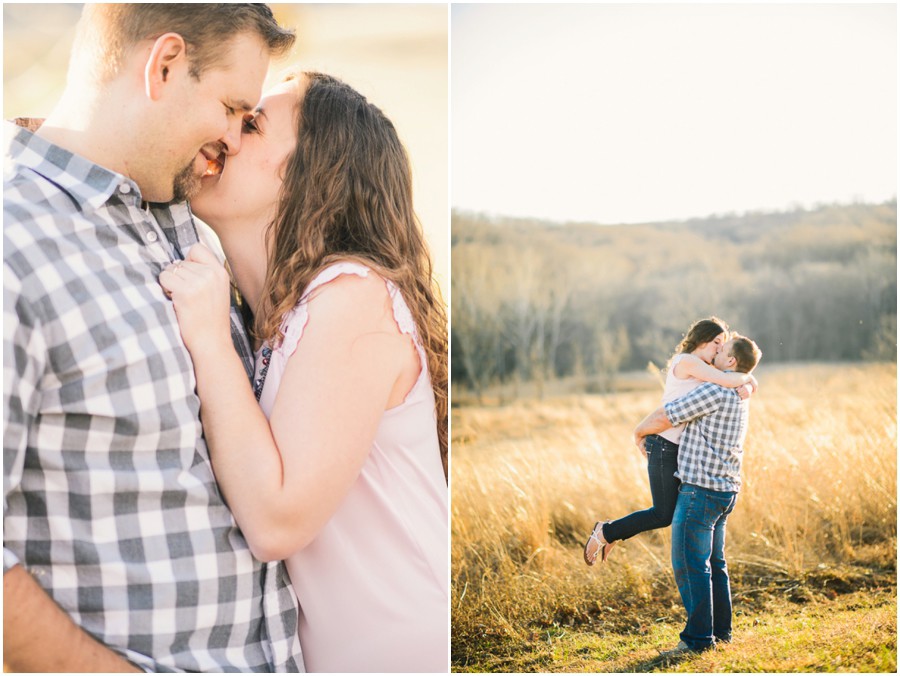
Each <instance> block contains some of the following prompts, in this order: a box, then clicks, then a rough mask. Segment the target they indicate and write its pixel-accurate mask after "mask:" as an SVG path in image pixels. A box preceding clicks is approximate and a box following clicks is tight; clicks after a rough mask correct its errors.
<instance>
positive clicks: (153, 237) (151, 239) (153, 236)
mask: <svg viewBox="0 0 900 676" xmlns="http://www.w3.org/2000/svg"><path fill="white" fill-rule="evenodd" d="M158 239H159V235H157V234H156V231H155V230H151V231H150V232H148V233H147V241H148V242H151V243H152V242H155V241H156V240H158Z"/></svg>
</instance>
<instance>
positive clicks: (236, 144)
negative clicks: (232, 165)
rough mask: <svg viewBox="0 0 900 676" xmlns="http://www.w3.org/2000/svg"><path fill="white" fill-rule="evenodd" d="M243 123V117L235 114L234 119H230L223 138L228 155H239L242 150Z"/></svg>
mask: <svg viewBox="0 0 900 676" xmlns="http://www.w3.org/2000/svg"><path fill="white" fill-rule="evenodd" d="M243 123H244V121H243V119H242V118H240V117H238V116H233V119H230V120H229V121H228V129H227V130H226V132H225V135H224V136H223V137H222V138H221V141H222V143H223V144H224V145H225V154H226V155H237V154H238V153H239V152H240V150H241V127H242V125H243Z"/></svg>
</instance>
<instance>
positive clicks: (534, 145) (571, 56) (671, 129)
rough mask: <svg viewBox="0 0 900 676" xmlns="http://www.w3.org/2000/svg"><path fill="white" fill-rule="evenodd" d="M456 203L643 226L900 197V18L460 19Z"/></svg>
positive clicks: (734, 8)
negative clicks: (899, 178)
mask: <svg viewBox="0 0 900 676" xmlns="http://www.w3.org/2000/svg"><path fill="white" fill-rule="evenodd" d="M451 91H452V96H451V158H452V163H451V197H450V199H451V205H452V206H453V207H454V208H458V209H464V210H471V211H481V212H485V213H491V214H495V215H510V216H524V217H538V218H546V219H551V220H556V221H568V220H585V221H593V222H600V223H634V222H643V221H654V220H667V219H683V218H690V217H696V216H700V217H702V216H707V215H710V214H714V213H726V212H738V213H740V212H744V211H751V210H773V209H784V208H789V207H791V206H794V205H800V206H804V207H810V206H813V205H814V204H816V203H818V202H850V201H854V200H861V201H874V202H881V201H884V200H887V199H891V198H893V197H895V196H896V194H897V14H896V6H895V5H894V4H869V5H860V4H844V5H817V4H816V5H813V4H800V5H797V4H795V5H776V4H756V5H715V4H699V5H680V4H663V5H660V4H655V5H651V4H620V5H612V4H602V5H596V4H595V5H563V6H560V5H555V6H554V5H453V7H452V9H451Z"/></svg>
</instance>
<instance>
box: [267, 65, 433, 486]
mask: <svg viewBox="0 0 900 676" xmlns="http://www.w3.org/2000/svg"><path fill="white" fill-rule="evenodd" d="M302 75H303V76H305V77H306V82H307V86H306V89H305V91H304V92H303V94H302V95H301V96H300V97H299V99H298V106H297V114H296V116H295V117H296V123H297V146H296V148H295V149H294V152H293V153H292V154H291V155H290V156H289V157H288V159H287V163H286V166H285V169H284V184H283V186H282V188H281V195H280V199H279V204H278V211H277V214H276V216H275V219H274V221H273V222H272V224H271V225H270V226H269V229H268V231H267V235H266V236H267V245H268V250H269V266H268V272H267V274H266V280H265V283H264V287H263V292H262V297H261V300H260V304H259V306H258V309H257V313H256V317H255V325H254V335H255V337H256V339H257V340H258V341H261V340H268V341H270V342H271V343H272V344H278V343H279V342H280V341H281V340H282V339H283V337H284V336H283V335H282V333H281V330H280V326H281V321H282V318H283V316H284V314H285V313H286V312H288V311H289V310H291V308H293V307H294V306H295V305H296V304H297V302H298V301H299V300H300V298H301V296H302V295H303V292H304V291H305V289H306V287H307V286H308V285H309V283H310V282H311V281H312V279H313V278H314V277H315V276H316V274H317V273H318V272H319V271H320V270H322V268H324V267H326V266H328V265H330V264H332V263H334V262H336V261H339V260H355V261H358V262H361V263H363V264H365V265H367V266H369V267H371V268H372V269H373V270H374V271H376V272H377V273H378V274H379V275H381V276H382V277H384V278H385V279H389V280H391V281H392V282H393V283H394V284H396V285H397V287H398V288H399V289H400V292H401V293H402V294H403V298H404V300H405V301H406V304H407V305H408V306H409V309H410V312H411V313H412V316H413V320H414V321H415V324H416V329H417V331H418V335H419V340H420V341H421V343H422V346H423V347H424V349H425V354H426V355H427V359H428V372H429V374H430V375H431V385H432V388H433V389H434V399H435V403H436V405H437V431H438V440H439V442H440V452H441V462H442V464H443V466H444V476H445V478H446V476H447V312H446V307H445V305H444V301H443V297H442V295H441V292H440V289H439V287H438V285H437V283H436V282H435V279H434V276H433V271H432V263H431V257H430V255H429V253H428V247H427V245H426V243H425V237H424V234H423V232H422V227H421V224H420V223H419V220H418V218H417V217H416V214H415V212H414V210H413V194H412V172H411V170H410V164H409V158H408V156H407V154H406V150H405V149H404V147H403V145H402V144H401V142H400V139H399V138H398V136H397V131H396V130H395V128H394V125H393V124H392V123H391V121H390V120H388V118H387V117H386V116H385V115H384V113H382V112H381V110H380V109H379V108H377V107H376V106H375V105H373V104H372V103H370V102H369V101H368V100H366V98H365V97H364V96H362V95H361V94H360V93H359V92H357V91H355V90H354V89H353V88H351V87H350V86H348V85H347V84H345V83H343V82H341V81H340V80H338V79H336V78H334V77H331V76H329V75H323V74H322V73H316V72H304V73H302ZM295 79H298V78H297V75H290V76H288V77H287V78H286V80H295ZM298 86H299V88H300V89H301V91H302V90H303V82H302V81H301V82H298Z"/></svg>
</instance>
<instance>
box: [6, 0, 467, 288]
mask: <svg viewBox="0 0 900 676" xmlns="http://www.w3.org/2000/svg"><path fill="white" fill-rule="evenodd" d="M272 9H273V11H274V12H275V15H276V17H277V18H278V20H279V22H280V23H281V24H282V25H285V26H290V27H293V28H295V29H296V31H297V38H298V39H297V43H296V46H295V47H294V50H293V53H292V54H291V56H290V57H288V58H286V59H283V60H280V61H278V62H273V63H272V65H271V67H270V75H269V79H268V81H267V85H271V84H274V83H277V82H278V81H279V79H280V73H281V72H282V71H284V70H286V69H288V68H289V67H294V66H297V67H300V68H302V69H304V70H319V71H322V72H325V73H328V74H330V75H335V76H337V77H339V78H341V79H342V80H344V81H345V82H347V83H348V84H350V85H351V86H353V87H354V88H355V89H357V90H358V91H360V92H361V93H363V94H364V95H366V96H367V97H368V98H369V100H371V101H372V102H373V103H375V104H376V105H377V106H379V107H380V108H381V109H382V110H383V111H384V112H385V113H386V114H387V116H388V117H389V118H390V119H391V120H392V121H393V123H394V125H395V126H396V127H397V130H398V132H399V134H400V138H401V140H402V141H403V142H404V144H405V145H406V149H407V151H408V152H409V155H410V159H411V162H412V168H413V180H414V190H415V204H416V211H417V213H418V215H419V218H420V220H421V221H422V225H423V227H424V229H425V234H426V236H427V238H428V242H429V245H430V247H431V253H432V257H433V259H434V264H435V272H436V275H437V277H438V280H439V282H440V284H441V286H442V287H443V289H444V294H445V296H446V295H447V290H448V289H449V236H448V231H449V201H448V195H447V185H448V170H447V167H448V113H447V111H448V73H447V39H448V38H447V33H448V25H447V24H448V11H447V7H446V6H445V5H379V4H366V5H352V4H340V5H325V4H308V5H300V4H273V5H272ZM80 13H81V5H80V4H4V5H3V115H4V118H5V119H9V118H12V117H16V116H30V117H43V116H46V115H47V114H48V113H49V112H50V111H51V110H52V108H53V106H54V105H55V103H56V101H57V99H58V97H59V95H60V94H61V93H62V89H63V86H64V83H65V77H66V68H67V65H68V60H69V50H70V48H71V44H72V39H73V36H74V26H75V23H76V22H77V21H78V17H79V16H80Z"/></svg>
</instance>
